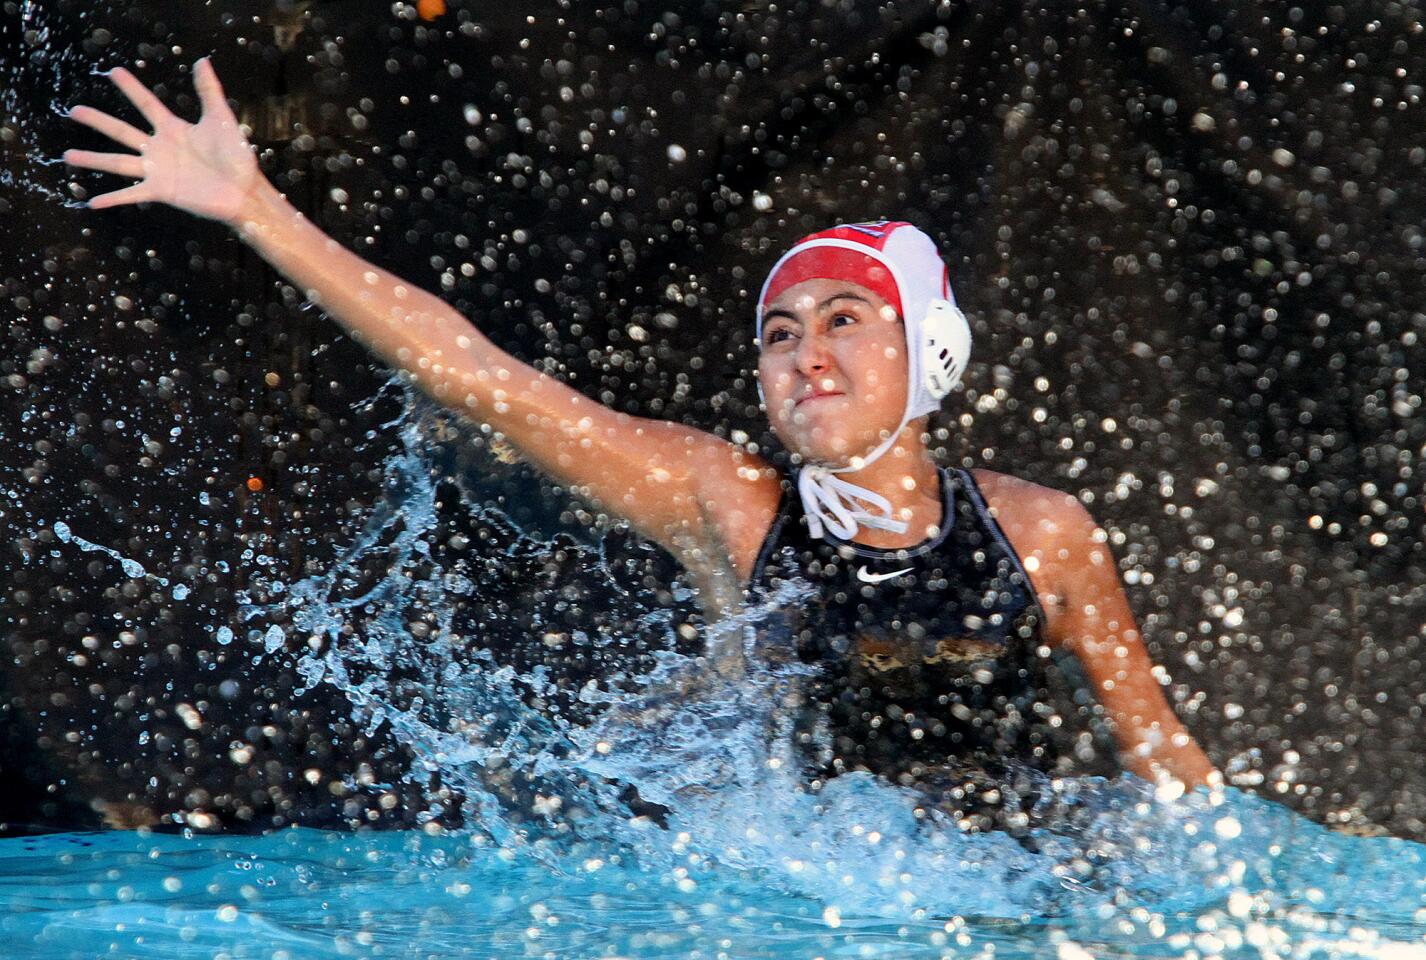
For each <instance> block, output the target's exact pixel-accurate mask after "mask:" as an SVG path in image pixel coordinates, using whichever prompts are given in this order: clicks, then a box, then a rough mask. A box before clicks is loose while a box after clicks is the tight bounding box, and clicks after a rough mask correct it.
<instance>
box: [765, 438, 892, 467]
mask: <svg viewBox="0 0 1426 960" xmlns="http://www.w3.org/2000/svg"><path fill="white" fill-rule="evenodd" d="M782 440H783V445H784V446H786V447H787V449H789V450H791V451H792V452H794V453H796V454H797V455H798V456H800V457H802V459H803V460H806V461H810V462H813V463H824V464H827V465H828V466H832V467H843V466H846V465H847V464H848V463H849V462H850V461H851V459H852V457H854V456H866V455H867V454H868V453H871V452H872V451H873V450H875V449H876V445H877V444H878V443H880V442H881V437H880V436H875V435H866V436H859V437H855V438H853V437H845V436H839V435H832V436H828V435H827V434H826V433H825V432H824V431H817V432H816V433H812V432H810V431H807V430H805V429H803V430H794V431H793V432H792V434H791V435H786V434H784V435H782Z"/></svg>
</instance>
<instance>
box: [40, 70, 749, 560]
mask: <svg viewBox="0 0 1426 960" xmlns="http://www.w3.org/2000/svg"><path fill="white" fill-rule="evenodd" d="M194 73H195V85H196V86H197V89H198V93H199V97H200V99H201V101H202V105H203V115H202V118H201V119H200V120H199V122H198V123H197V124H189V123H187V122H185V121H183V120H181V119H180V118H178V117H176V116H174V115H173V114H172V113H171V112H169V110H168V109H167V108H166V107H164V105H163V104H162V102H161V101H159V99H158V98H157V97H155V96H154V95H153V93H152V92H150V91H149V90H148V89H147V88H145V87H144V85H143V84H142V83H140V82H139V81H138V79H136V78H135V77H134V76H133V75H132V74H131V73H129V72H128V71H127V70H124V69H123V68H117V69H115V70H114V71H113V72H112V73H111V75H110V76H111V77H112V79H113V80H114V82H115V84H117V85H118V86H119V88H120V89H121V90H122V91H123V92H124V93H125V94H126V95H127V96H128V97H129V99H130V100H131V101H133V103H134V105H135V106H136V107H137V108H138V109H139V111H140V112H141V113H142V114H143V115H144V117H145V118H146V119H147V120H148V122H149V123H150V124H151V125H152V126H153V133H151V134H150V133H145V132H143V131H141V130H139V129H137V128H135V127H133V126H131V125H129V124H127V123H125V122H123V121H121V120H118V119H116V118H114V117H110V116H108V115H106V114H103V113H101V112H100V111H98V110H94V109H93V108H90V107H77V108H75V110H74V111H73V112H72V113H71V114H70V115H71V117H73V118H74V119H75V120H78V121H79V122H81V123H84V124H86V125H87V126H90V127H93V128H94V129H96V130H98V131H99V132H101V133H104V134H105V135H107V136H109V137H111V138H113V139H114V140H116V141H118V142H119V143H121V144H123V145H124V146H126V147H128V148H130V149H131V150H135V151H138V155H137V156H135V155H130V154H114V153H94V152H90V151H82V150H70V151H67V152H66V153H65V160H66V161H68V162H69V163H71V164H73V165H76V166H83V167H89V168H91V169H95V170H102V171H106V172H110V173H117V174H120V175H124V176H130V177H136V178H142V180H141V182H139V183H137V184H135V185H133V186H130V187H127V188H125V189H122V190H118V191H115V192H113V193H108V194H104V195H103V196H100V197H96V198H95V199H94V200H93V201H91V202H90V206H91V207H92V208H94V209H104V208H106V207H111V206H117V205H120V204H126V203H138V202H154V201H157V202H163V203H168V204H170V205H173V206H176V207H179V208H180V209H184V210H188V211H189V212H191V213H195V214H198V215H200V216H204V217H208V218H210V219H214V220H218V221H220V222H222V223H226V224H228V225H229V226H231V227H233V228H234V229H235V230H236V231H237V232H238V234H239V236H240V237H241V238H242V239H243V240H244V242H246V243H248V244H249V245H250V246H251V247H252V248H253V249H254V250H255V251H257V252H258V254H260V255H261V256H262V257H263V258H264V259H265V260H266V261H267V262H268V263H270V264H272V266H273V267H274V268H275V269H277V270H278V272H280V273H282V274H283V275H284V276H285V277H287V278H288V279H289V280H290V281H291V282H292V283H293V284H294V285H296V286H297V287H298V289H300V290H301V291H302V292H303V294H304V296H306V297H307V299H308V300H310V301H311V302H312V303H314V304H316V305H318V306H320V307H321V308H322V309H323V310H324V311H325V312H326V313H327V314H328V315H330V316H331V317H332V318H333V319H335V320H336V321H337V322H338V323H340V324H341V325H342V326H343V327H345V328H346V329H347V330H348V331H349V332H350V333H351V334H352V336H353V337H354V338H355V339H357V340H358V341H359V342H361V343H363V344H364V345H366V346H367V347H369V348H370V349H371V350H372V351H373V352H375V353H376V354H377V356H379V357H380V358H381V359H382V360H384V361H385V362H387V363H388V364H390V365H392V366H394V367H398V368H400V369H401V370H404V371H406V372H407V373H408V374H409V375H410V377H411V378H412V379H413V381H414V382H415V383H416V384H417V385H418V386H419V387H420V388H421V389H422V390H424V391H425V392H426V393H428V394H430V395H431V396H432V397H434V398H435V399H437V400H438V401H440V402H442V403H444V404H446V405H447V406H449V407H451V408H453V409H455V410H457V411H459V412H461V413H463V414H465V415H466V416H468V417H470V418H472V419H475V420H477V421H480V422H484V423H488V424H490V425H491V426H492V427H493V428H494V429H495V430H497V431H499V432H500V433H501V434H502V435H503V436H504V437H505V438H506V439H508V440H509V441H510V442H511V443H512V444H514V445H515V446H516V447H517V448H518V449H519V450H520V452H521V453H522V454H523V455H524V456H525V457H526V458H527V459H529V460H530V461H531V462H532V463H534V464H535V465H536V466H538V467H540V468H541V469H543V470H544V471H545V472H547V473H548V474H549V475H550V476H551V477H552V478H554V479H555V480H556V481H557V482H559V483H561V484H564V485H567V486H568V487H569V488H570V489H571V490H572V491H574V492H576V493H578V494H580V495H582V496H584V497H586V498H588V499H589V500H591V501H593V502H594V503H595V504H596V505H597V506H598V507H599V508H601V509H603V510H605V511H606V512H608V513H610V514H612V515H614V516H617V517H621V518H624V519H626V520H628V521H629V522H630V523H631V524H632V525H633V526H634V528H635V529H636V530H638V531H639V532H640V533H642V534H643V535H645V536H648V537H650V538H652V539H654V540H655V541H657V542H659V543H660V544H662V545H664V546H665V547H667V548H668V549H669V550H670V551H671V552H672V553H674V555H675V556H677V557H678V558H679V559H680V560H681V561H682V562H683V563H684V564H685V565H686V566H689V567H690V568H693V569H694V570H695V571H697V570H698V569H699V568H707V567H718V566H727V564H728V562H729V559H730V556H732V557H734V558H736V557H740V556H745V555H747V554H748V553H749V551H748V549H747V548H746V546H741V545H740V544H738V543H735V542H730V540H736V538H737V537H739V536H743V535H744V534H741V533H739V532H738V531H741V530H745V529H748V525H749V524H752V527H753V528H756V530H757V533H758V535H759V536H760V535H761V533H762V530H763V529H765V527H766V521H767V519H768V516H770V512H771V509H772V506H773V503H775V496H776V494H775V491H776V487H777V480H776V476H775V475H774V474H773V472H772V471H771V469H769V468H768V467H767V465H766V464H765V463H764V462H763V461H762V460H760V459H759V458H757V457H752V456H748V455H745V454H744V453H743V452H742V451H740V450H739V449H738V448H736V447H735V446H733V445H732V444H729V443H727V442H726V441H724V440H722V439H720V438H718V437H716V436H713V435H712V434H709V433H706V432H704V431H700V430H696V429H693V428H690V427H685V426H682V425H679V424H675V423H669V422H665V421H657V420H648V419H644V418H640V417H634V416H630V415H627V414H623V413H618V412H616V411H613V410H610V409H609V408H607V407H604V406H602V405H601V404H599V403H596V402H594V401H592V400H589V399H588V398H586V397H584V396H583V395H581V394H580V393H579V392H578V391H576V390H574V389H572V388H570V387H568V386H566V385H565V384H563V383H561V382H560V381H559V380H556V379H555V378H553V377H550V376H548V375H546V374H544V373H542V372H540V371H537V370H535V369H534V368H532V367H530V366H528V365H526V364H523V363H521V362H519V361H517V360H516V359H515V358H514V357H512V356H510V355H509V354H507V353H505V352H504V351H502V350H500V349H499V348H497V347H496V346H495V345H494V344H493V343H491V342H490V340H489V339H488V338H487V337H485V336H484V335H483V334H481V333H480V331H478V330H477V329H476V328H475V327H474V326H472V325H471V323H470V322H469V321H467V320H466V319H465V318H464V317H462V316H461V315H459V314H458V313H456V311H455V310H453V309H452V308H451V307H450V306H449V305H448V304H446V303H445V301H443V300H441V299H440V298H439V297H437V296H435V295H433V294H431V293H428V292H426V291H424V290H422V289H420V288H419V287H417V286H415V285H413V284H410V283H407V282H405V281H404V280H402V279H401V278H400V277H397V276H395V275H393V274H391V273H389V272H387V271H386V270H383V269H382V268H380V267H378V266H376V265H374V264H372V263H369V262H367V261H365V260H363V259H361V258H360V257H358V256H357V255H356V254H354V253H352V252H351V251H350V250H347V249H346V248H344V247H343V246H342V245H341V244H339V243H337V242H336V241H335V240H333V239H332V238H330V237H328V236H327V235H326V234H324V233H322V232H321V231H320V230H319V229H318V228H317V227H316V226H314V225H313V224H312V223H311V222H310V221H309V220H308V219H307V218H306V217H305V216H303V215H302V213H301V212H300V211H298V210H296V209H294V208H293V207H292V205H291V204H289V203H288V202H287V200H286V199H285V198H284V197H283V196H282V195H281V193H279V192H278V191H277V189H276V188H275V187H273V186H272V184H270V183H269V182H268V181H267V180H266V178H264V177H263V176H262V174H261V172H260V171H259V170H258V167H257V162H256V158H255V157H254V156H253V152H252V149H251V147H250V146H249V145H248V143H247V141H246V139H245V138H244V136H243V132H242V129H241V127H240V126H239V124H238V122H237V119H236V117H234V115H233V113H232V111H231V110H230V109H229V107H228V104H227V101H226V100H225V99H224V97H223V92H222V88H221V86H220V85H219V82H218V77H217V75H216V73H215V72H214V70H213V67H212V64H211V63H210V62H209V61H208V60H207V59H206V58H205V59H203V60H200V61H199V62H198V64H197V65H196V66H195V69H194ZM764 515H767V516H764ZM759 523H761V526H760V527H759V526H758V524H759Z"/></svg>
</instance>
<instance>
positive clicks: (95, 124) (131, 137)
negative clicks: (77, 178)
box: [69, 107, 149, 150]
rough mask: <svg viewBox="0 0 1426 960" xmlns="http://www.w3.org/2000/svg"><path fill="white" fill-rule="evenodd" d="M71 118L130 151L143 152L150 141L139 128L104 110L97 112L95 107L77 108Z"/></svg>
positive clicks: (70, 113) (71, 113) (71, 112)
mask: <svg viewBox="0 0 1426 960" xmlns="http://www.w3.org/2000/svg"><path fill="white" fill-rule="evenodd" d="M69 117H70V119H71V120H78V121H79V122H80V123H82V124H84V125H85V126H86V127H92V128H94V129H95V130H98V131H99V132H100V133H102V134H104V136H106V137H109V138H110V139H112V140H117V141H118V142H119V143H122V144H123V145H124V146H126V147H128V148H129V149H130V150H142V149H143V146H144V144H145V143H146V142H148V139H149V134H147V133H144V132H143V131H142V130H140V129H139V128H138V127H135V126H133V125H131V124H128V123H125V122H124V121H123V120H120V119H118V118H117V117H111V116H109V115H108V114H107V113H105V112H104V111H102V110H95V109H94V108H93V107H75V108H74V109H73V110H71V111H69Z"/></svg>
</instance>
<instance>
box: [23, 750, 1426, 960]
mask: <svg viewBox="0 0 1426 960" xmlns="http://www.w3.org/2000/svg"><path fill="white" fill-rule="evenodd" d="M1144 786H1145V785H1143V784H1140V783H1134V782H1133V781H1132V778H1130V780H1128V781H1125V782H1124V783H1123V784H1119V785H1117V786H1116V785H1113V784H1111V785H1107V786H1106V787H1105V789H1106V790H1108V791H1110V792H1114V791H1118V792H1120V793H1121V795H1122V796H1123V797H1129V796H1133V797H1135V798H1137V799H1136V807H1137V809H1135V810H1131V811H1130V812H1129V816H1128V817H1127V818H1119V819H1118V821H1117V822H1118V827H1116V828H1114V829H1109V830H1107V832H1108V833H1113V832H1115V830H1121V831H1122V829H1123V826H1124V824H1125V823H1130V824H1133V825H1134V826H1133V827H1132V829H1133V830H1134V831H1137V832H1136V833H1135V834H1134V835H1133V836H1132V838H1130V842H1129V844H1128V846H1129V847H1130V848H1138V849H1139V850H1140V853H1141V854H1142V855H1141V856H1138V857H1135V856H1128V857H1124V858H1121V860H1120V862H1119V863H1118V864H1117V866H1116V864H1114V863H1112V862H1109V861H1107V860H1101V863H1100V864H1099V866H1098V867H1097V868H1096V870H1095V871H1094V873H1097V874H1099V876H1097V877H1095V876H1094V875H1093V874H1091V876H1090V877H1089V878H1084V877H1080V878H1079V879H1078V880H1077V881H1076V882H1070V881H1069V880H1068V879H1067V875H1066V874H1065V872H1064V871H1057V870H1056V869H1055V866H1056V865H1055V864H1054V863H1053V862H1052V861H1053V860H1054V858H1053V857H1041V858H1040V860H1041V862H1039V863H1038V864H1035V863H1030V864H1022V865H1021V866H1022V867H1023V868H1024V869H1022V870H1021V872H1020V874H1019V875H1018V876H1016V877H1013V878H1009V879H1003V880H1001V881H999V882H1001V883H1004V884H1007V886H1005V888H1004V889H1001V890H998V891H991V892H992V893H997V894H999V895H1000V898H1001V901H1000V904H1001V906H1002V907H1008V908H1009V909H1002V910H999V911H997V910H994V909H987V904H988V902H989V901H987V898H986V896H985V895H986V893H987V891H986V890H984V889H976V886H977V884H978V883H983V882H984V881H985V874H984V872H983V871H982V870H980V869H978V866H977V862H976V861H977V859H978V858H981V857H983V856H985V855H987V854H988V855H989V858H991V859H993V858H994V856H995V855H996V854H997V853H998V852H1001V851H1003V849H1004V848H1003V841H1004V840H1005V839H1006V838H1005V837H1004V836H1002V835H995V834H979V835H972V834H960V833H958V832H954V831H953V833H952V834H950V835H947V836H946V837H943V838H942V839H943V840H947V841H949V842H950V843H952V844H954V845H955V846H956V849H957V850H958V851H959V854H960V855H961V856H962V857H963V858H964V861H965V864H966V868H965V870H964V871H957V870H956V869H954V868H950V869H946V870H944V871H943V872H940V873H937V874H935V875H918V876H908V877H894V878H888V877H887V876H885V875H879V874H878V873H877V872H876V870H875V868H874V867H873V866H872V865H873V864H874V862H875V858H874V857H869V858H868V859H867V861H866V864H867V865H868V869H866V870H864V871H861V872H860V873H858V872H857V870H858V867H859V864H860V861H858V860H857V859H855V858H854V857H853V858H847V859H843V860H842V861H841V867H842V868H844V869H845V870H846V871H847V874H846V875H845V876H843V877H836V876H831V875H826V874H817V873H816V872H815V871H809V870H803V871H801V873H802V875H804V876H808V875H811V876H812V877H813V879H812V880H811V882H810V883H802V884H799V883H798V882H797V880H796V879H795V878H796V877H797V876H798V871H796V870H795V869H794V865H793V863H792V858H791V857H790V856H789V857H787V858H784V861H783V862H781V863H776V862H769V863H766V864H763V865H760V866H758V867H737V868H734V867H728V866H726V865H723V864H720V863H717V862H716V861H714V860H712V859H704V858H699V857H687V858H686V859H685V860H684V862H683V864H682V865H681V866H670V863H669V862H667V861H665V862H661V863H654V862H651V861H653V860H657V859H658V858H657V857H651V858H650V860H649V862H644V861H643V860H642V858H641V855H640V852H639V851H636V850H632V849H629V848H623V849H620V850H616V849H614V848H607V847H606V848H601V847H600V846H599V845H597V844H590V843H578V844H562V845H559V846H557V847H550V848H547V849H543V850H542V849H540V844H539V843H538V842H536V843H532V844H529V845H526V846H524V847H520V848H514V849H512V848H511V847H508V846H507V847H502V846H500V845H497V844H495V843H494V842H492V841H490V840H489V839H488V838H487V837H486V836H484V835H482V834H480V833H478V832H472V833H467V834H451V833H443V832H437V833H427V832H423V831H402V832H367V833H341V832H326V831H318V830H312V829H306V828H293V829H288V830H284V831H281V832H276V833H271V834H267V835H261V836H241V835H193V834H191V833H190V834H178V833H155V832H147V831H143V832H107V833H67V834H55V835H50V836H41V837H30V838H15V839H8V840H4V841H0V930H3V933H4V938H5V944H6V946H5V949H4V956H6V957H11V958H30V957H34V958H41V957H43V958H68V957H74V958H86V960H89V958H95V957H134V958H139V957H143V958H148V957H153V958H159V957H164V958H170V957H172V958H178V957H182V958H190V957H192V958H197V957H203V958H210V957H213V958H249V957H251V958H258V957H261V958H271V960H282V958H289V960H296V958H324V957H353V956H357V957H363V956H370V957H441V958H448V957H492V958H494V957H502V958H503V957H527V956H528V957H631V958H632V957H670V958H672V957H709V958H714V957H985V958H991V957H994V958H997V960H1006V958H1019V957H1027V958H1028V957H1036V958H1038V957H1046V956H1053V957H1056V958H1057V960H1082V958H1086V957H1109V956H1113V957H1122V956H1155V957H1201V958H1209V957H1283V958H1287V957H1293V958H1296V957H1381V958H1390V960H1408V958H1426V856H1423V854H1426V847H1422V846H1421V845H1418V844H1414V843H1410V842H1407V841H1404V840H1400V839H1394V838H1361V837H1351V836H1346V835H1342V834H1336V833H1332V832H1329V831H1327V830H1325V829H1324V828H1322V827H1320V826H1317V825H1316V824H1313V823H1311V822H1309V821H1306V820H1303V819H1302V818H1300V817H1297V816H1296V815H1294V814H1292V813H1291V812H1289V811H1287V810H1286V809H1284V808H1282V807H1279V806H1277V805H1275V804H1272V803H1270V802H1268V801H1265V800H1262V799H1259V798H1256V797H1253V796H1250V795H1247V794H1244V793H1240V792H1238V791H1236V790H1233V789H1231V788H1230V789H1228V790H1227V791H1225V792H1223V793H1222V794H1221V795H1219V796H1217V797H1209V796H1208V795H1207V794H1206V793H1204V792H1199V793H1195V794H1192V795H1190V796H1189V797H1186V798H1183V799H1180V800H1177V801H1172V802H1160V801H1157V800H1154V799H1152V795H1151V793H1150V792H1148V791H1146V790H1145V789H1144ZM1214 800H1217V801H1218V802H1217V803H1214V802H1213V801H1214ZM1105 822H1106V823H1107V822H1108V821H1105ZM1155 825H1157V826H1155ZM646 829H648V830H650V831H651V832H654V833H657V834H660V835H664V834H665V833H666V832H665V831H662V830H659V829H658V828H657V827H648V828H646ZM847 833H848V837H849V839H854V840H856V841H857V842H859V843H861V844H862V845H863V846H866V847H867V848H868V849H871V848H873V847H875V846H877V845H878V843H877V842H874V841H873V840H872V839H871V838H868V837H867V836H865V835H864V834H863V835H862V836H860V837H857V836H856V831H855V829H852V830H848V831H847ZM1126 836H1127V834H1123V833H1122V832H1121V833H1120V835H1119V836H1117V837H1108V836H1107V835H1106V836H1101V837H1100V838H1099V839H1100V840H1104V841H1107V842H1109V843H1110V845H1111V846H1116V845H1119V844H1121V843H1123V842H1124V840H1125V838H1126ZM667 838H668V840H669V841H670V842H671V844H672V847H674V848H677V847H678V846H679V837H678V835H677V834H676V833H673V834H668V837H667ZM932 839H933V838H932V837H930V836H929V835H925V834H923V835H921V836H919V837H914V838H913V837H901V838H899V839H897V840H895V841H888V840H885V839H883V840H881V841H880V842H881V843H888V842H890V843H892V844H893V845H895V846H899V847H900V848H901V852H902V853H903V854H905V855H907V856H908V858H909V859H915V856H914V851H911V850H909V849H907V847H908V846H910V845H913V844H915V843H922V844H925V843H930V842H931V841H932ZM1160 846H1162V848H1163V849H1164V850H1165V851H1169V852H1168V854H1167V855H1166V856H1165V857H1164V858H1162V860H1161V861H1159V862H1161V863H1162V864H1163V867H1164V869H1156V868H1155V862H1156V859H1157V858H1156V857H1155V856H1154V855H1153V854H1152V851H1153V850H1154V849H1156V848H1159V847H1160ZM650 849H652V848H650ZM1146 851H1147V853H1146ZM1175 851H1176V852H1175ZM808 852H809V853H812V854H813V856H810V857H809V859H814V858H815V852H813V851H808ZM1180 857H1181V858H1180ZM898 887H899V888H900V889H899V890H895V891H893V890H892V888H898ZM819 888H820V889H819ZM1016 888H1018V889H1016ZM1030 889H1036V890H1038V891H1040V894H1039V895H1040V899H1039V900H1038V902H1037V904H1036V906H1035V909H1028V910H1027V909H1024V908H1021V907H1014V906H1013V905H1012V904H1013V903H1014V902H1015V901H1016V899H1017V897H1018V898H1020V902H1021V903H1029V902H1030V901H1031V899H1033V898H1030V899H1026V891H1027V890H1030ZM908 891H909V893H910V896H888V894H890V893H893V892H895V893H898V894H899V893H902V892H908ZM958 904H960V905H964V906H965V907H966V909H958Z"/></svg>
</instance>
